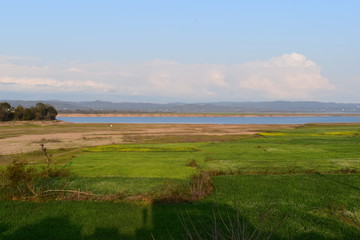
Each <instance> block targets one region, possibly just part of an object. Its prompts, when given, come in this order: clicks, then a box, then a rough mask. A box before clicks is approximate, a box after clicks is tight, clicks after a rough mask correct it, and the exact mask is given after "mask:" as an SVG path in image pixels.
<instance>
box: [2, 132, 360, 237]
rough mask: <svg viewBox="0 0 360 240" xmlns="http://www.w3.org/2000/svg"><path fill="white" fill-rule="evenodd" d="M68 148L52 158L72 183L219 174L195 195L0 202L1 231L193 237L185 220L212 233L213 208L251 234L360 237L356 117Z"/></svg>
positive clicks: (133, 188) (155, 183) (95, 188)
mask: <svg viewBox="0 0 360 240" xmlns="http://www.w3.org/2000/svg"><path fill="white" fill-rule="evenodd" d="M174 137H175V138H176V136H174ZM179 137H181V136H179ZM62 151H63V152H62V153H61V152H60V151H59V150H56V151H54V153H55V154H54V156H55V158H54V160H55V162H56V164H58V165H59V166H61V165H64V164H66V166H67V167H69V168H70V169H71V170H72V172H73V173H74V174H76V176H75V177H73V178H72V181H71V182H70V184H69V185H68V186H67V187H68V188H69V189H76V190H82V191H87V192H93V193H95V194H100V195H104V194H124V195H126V196H136V195H144V196H145V195H151V194H152V193H153V192H156V191H159V189H162V186H163V185H164V184H166V183H168V182H169V181H170V182H174V183H179V184H181V183H185V184H186V182H187V181H189V178H190V177H191V176H192V175H193V174H196V173H197V172H199V171H200V170H205V171H210V172H212V173H214V174H215V175H219V174H220V176H216V177H214V178H213V181H214V192H213V193H212V194H211V195H210V196H208V197H207V198H206V199H204V200H201V201H199V202H195V203H182V204H179V203H178V204H174V203H173V204H160V203H154V204H151V203H149V202H141V201H140V202H139V201H131V202H127V201H120V202H113V201H80V202H78V201H48V202H21V201H1V204H0V219H1V220H0V239H49V236H52V237H51V239H171V237H172V238H174V239H188V237H186V229H188V230H190V231H191V232H193V234H194V232H197V233H198V234H199V235H200V236H202V237H203V239H209V236H206V232H207V231H208V230H209V229H210V230H211V229H214V222H215V220H214V219H213V218H214V216H215V218H216V222H218V224H219V225H221V224H222V222H226V225H227V226H228V227H229V226H232V227H233V228H237V229H239V228H241V229H243V230H244V231H245V235H246V234H250V235H251V233H252V232H253V231H255V232H256V233H257V234H263V235H262V236H265V235H269V234H270V233H271V232H272V231H274V233H273V234H272V235H271V239H354V240H355V239H360V126H357V125H344V126H343V125H309V126H305V127H301V128H297V129H289V130H281V131H271V132H266V131H264V132H263V133H260V134H258V135H255V136H249V137H243V138H241V139H238V140H226V139H225V140H224V141H216V142H211V141H206V142H189V143H166V142H163V143H159V144H127V145H111V146H103V147H91V148H86V149H83V151H79V150H76V149H73V150H71V153H67V151H68V150H62ZM56 154H58V155H56ZM28 155H29V154H28ZM70 155H71V156H74V157H73V158H69V159H70V160H67V161H66V157H67V156H70ZM23 156H26V154H24V155H23ZM56 156H59V158H58V159H56ZM19 157H21V155H19V156H17V158H19ZM190 161H195V162H196V163H197V165H198V166H197V167H194V166H189V162H190ZM64 229H68V230H67V231H64ZM223 229H225V231H226V228H223ZM195 239H198V238H195Z"/></svg>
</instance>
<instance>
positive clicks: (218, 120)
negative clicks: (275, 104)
mask: <svg viewBox="0 0 360 240" xmlns="http://www.w3.org/2000/svg"><path fill="white" fill-rule="evenodd" d="M57 119H59V120H62V121H66V122H73V123H183V124H306V123H353V122H359V123H360V116H328V117H324V116H318V117H58V118H57Z"/></svg>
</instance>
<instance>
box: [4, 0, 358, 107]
mask: <svg viewBox="0 0 360 240" xmlns="http://www.w3.org/2000/svg"><path fill="white" fill-rule="evenodd" d="M359 12H360V1H358V0H316V1H314V0H302V1H299V0H271V1H269V0H246V1H245V0H236V1H233V0H222V1H219V0H181V1H180V0H178V1H168V0H167V1H166V0H151V1H149V0H61V1H49V0H11V1H7V0H0V100H2V99H4V100H5V99H7V100H67V101H93V100H103V101H113V102H154V103H168V102H219V101H238V102H242V101H277V100H287V101H323V102H349V103H350V102H351V103H360V94H359V93H358V92H359V89H360V44H359V43H360V27H359V26H360V14H359Z"/></svg>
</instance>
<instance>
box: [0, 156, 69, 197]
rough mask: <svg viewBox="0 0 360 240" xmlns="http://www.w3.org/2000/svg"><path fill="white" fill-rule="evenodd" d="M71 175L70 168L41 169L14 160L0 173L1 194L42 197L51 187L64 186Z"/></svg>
mask: <svg viewBox="0 0 360 240" xmlns="http://www.w3.org/2000/svg"><path fill="white" fill-rule="evenodd" d="M69 175H70V172H69V170H68V169H64V168H63V169H56V168H52V167H44V168H42V169H40V170H39V169H36V168H34V167H32V166H28V164H27V163H26V162H24V161H20V162H19V161H14V162H13V163H12V164H11V165H9V166H8V167H7V168H6V169H5V170H3V171H2V172H1V173H0V196H1V198H3V199H27V198H36V197H41V196H42V195H43V193H44V192H45V191H47V190H49V189H51V188H59V187H60V186H61V187H63V186H64V184H65V182H66V179H65V177H68V176H69ZM64 180H65V181H64Z"/></svg>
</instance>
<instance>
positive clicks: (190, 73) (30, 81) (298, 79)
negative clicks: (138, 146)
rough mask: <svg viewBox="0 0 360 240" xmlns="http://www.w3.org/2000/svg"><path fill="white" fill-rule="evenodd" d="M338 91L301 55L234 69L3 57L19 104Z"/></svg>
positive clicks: (1, 75)
mask: <svg viewBox="0 0 360 240" xmlns="http://www.w3.org/2000/svg"><path fill="white" fill-rule="evenodd" d="M334 90H335V86H334V85H332V84H331V83H330V81H329V80H328V79H327V78H325V77H324V76H322V75H321V72H320V67H319V66H318V65H317V64H316V63H314V62H313V61H311V60H309V59H308V58H307V57H305V56H304V55H301V54H298V53H291V54H284V55H281V56H278V57H274V58H271V59H269V60H267V61H258V62H247V63H242V64H236V65H216V64H183V63H179V62H173V61H165V60H153V61H150V62H132V63H114V62H96V63H68V64H66V65H62V66H60V65H50V64H49V65H46V66H38V65H35V64H34V59H30V58H23V57H7V56H1V55H0V94H1V95H6V96H9V94H13V95H12V96H14V97H13V98H16V99H21V93H26V94H28V95H29V94H33V95H34V97H36V98H37V99H41V98H44V97H45V96H49V95H50V96H51V94H55V93H56V94H57V95H56V96H63V98H62V99H61V100H66V99H67V98H72V99H74V97H71V96H77V95H78V96H82V98H83V99H78V100H95V99H101V100H112V101H126V98H127V97H132V100H134V99H137V98H138V99H139V100H141V99H146V98H147V97H151V99H155V100H156V99H169V100H172V101H187V102H189V101H245V100H318V99H321V98H322V97H323V96H326V95H328V94H330V93H331V92H332V91H334ZM5 93H6V94H5ZM45 94H47V95H45ZM86 96H88V99H85V98H86ZM0 98H1V96H0Z"/></svg>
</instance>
